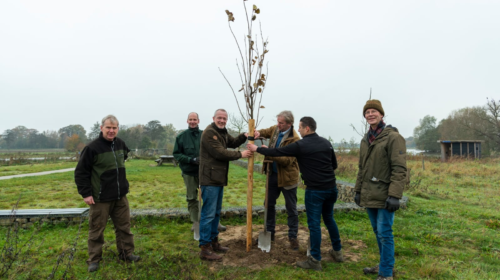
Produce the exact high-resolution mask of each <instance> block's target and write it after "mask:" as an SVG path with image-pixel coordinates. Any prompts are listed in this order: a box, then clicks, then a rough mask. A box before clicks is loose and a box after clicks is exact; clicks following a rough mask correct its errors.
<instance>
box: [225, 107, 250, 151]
mask: <svg viewBox="0 0 500 280" xmlns="http://www.w3.org/2000/svg"><path fill="white" fill-rule="evenodd" d="M228 126H229V128H231V129H232V130H234V131H236V132H238V135H240V134H241V133H242V132H243V131H244V130H245V128H246V127H247V122H246V121H245V119H244V118H243V117H242V116H238V115H235V114H231V113H230V114H229V124H228ZM239 150H240V147H238V151H239Z"/></svg>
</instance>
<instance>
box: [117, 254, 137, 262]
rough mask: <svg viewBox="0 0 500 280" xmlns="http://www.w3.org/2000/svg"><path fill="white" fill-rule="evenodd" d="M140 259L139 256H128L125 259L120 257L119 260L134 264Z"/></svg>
mask: <svg viewBox="0 0 500 280" xmlns="http://www.w3.org/2000/svg"><path fill="white" fill-rule="evenodd" d="M140 259H141V257H140V256H136V255H130V256H127V257H125V258H124V257H123V256H120V260H122V261H129V262H136V261H139V260H140Z"/></svg>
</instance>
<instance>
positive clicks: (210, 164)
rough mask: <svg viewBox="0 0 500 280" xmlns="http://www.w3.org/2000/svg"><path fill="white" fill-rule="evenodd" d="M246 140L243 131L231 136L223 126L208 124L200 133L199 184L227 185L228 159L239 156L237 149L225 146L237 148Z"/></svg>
mask: <svg viewBox="0 0 500 280" xmlns="http://www.w3.org/2000/svg"><path fill="white" fill-rule="evenodd" d="M246 140H247V137H246V136H245V134H243V133H242V134H240V135H238V137H233V136H231V135H229V133H227V130H226V129H225V128H224V129H220V128H218V127H217V126H216V125H215V124H214V123H211V124H210V125H208V126H207V128H205V130H204V131H203V133H202V135H201V147H200V173H199V174H200V175H199V178H200V185H201V186H227V174H228V172H229V161H232V160H237V159H239V158H241V153H240V152H239V151H230V150H228V149H227V148H238V147H239V146H240V145H241V144H243V143H245V141H246Z"/></svg>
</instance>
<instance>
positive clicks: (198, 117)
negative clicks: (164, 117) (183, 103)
mask: <svg viewBox="0 0 500 280" xmlns="http://www.w3.org/2000/svg"><path fill="white" fill-rule="evenodd" d="M191 114H196V118H197V119H200V116H199V115H198V113H196V112H191V113H189V114H188V120H189V115H191Z"/></svg>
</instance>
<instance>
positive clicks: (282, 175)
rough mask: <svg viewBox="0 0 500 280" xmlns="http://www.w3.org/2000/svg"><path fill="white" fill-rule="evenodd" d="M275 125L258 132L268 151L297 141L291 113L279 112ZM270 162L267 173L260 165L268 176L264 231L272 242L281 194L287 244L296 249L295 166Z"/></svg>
mask: <svg viewBox="0 0 500 280" xmlns="http://www.w3.org/2000/svg"><path fill="white" fill-rule="evenodd" d="M276 117H277V121H278V123H277V124H276V125H273V126H271V127H270V128H267V129H261V130H259V133H260V136H261V137H263V138H266V139H270V140H269V148H279V147H284V146H287V145H290V144H292V143H295V142H297V141H299V140H300V137H299V135H298V134H297V132H296V131H295V130H294V129H293V114H292V112H291V111H283V112H281V113H279V114H278V115H277V116H276ZM265 160H272V161H273V163H272V164H271V166H270V170H267V166H266V165H264V168H263V171H264V172H269V175H270V176H269V196H268V212H267V224H266V227H267V231H269V232H271V240H273V241H274V234H275V226H276V208H275V206H276V200H277V199H278V198H279V196H280V194H281V193H283V196H284V197H285V207H286V211H287V213H288V240H289V242H290V247H291V248H292V249H293V250H298V249H299V242H298V241H297V232H298V229H299V217H298V213H297V185H298V181H299V165H298V163H297V159H296V158H295V157H270V156H266V157H265Z"/></svg>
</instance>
